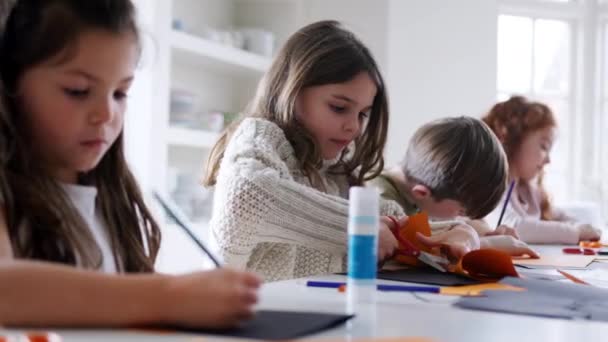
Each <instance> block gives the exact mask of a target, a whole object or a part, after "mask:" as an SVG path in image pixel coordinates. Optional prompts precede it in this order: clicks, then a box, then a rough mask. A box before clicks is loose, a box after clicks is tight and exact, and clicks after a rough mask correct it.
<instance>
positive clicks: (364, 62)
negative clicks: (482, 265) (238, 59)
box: [203, 21, 388, 186]
mask: <svg viewBox="0 0 608 342" xmlns="http://www.w3.org/2000/svg"><path fill="white" fill-rule="evenodd" d="M361 72H367V73H369V75H370V77H371V78H372V80H374V82H375V84H376V87H377V93H376V96H375V98H374V101H373V104H372V109H371V114H370V117H369V122H368V124H367V126H366V129H365V130H364V131H363V133H362V134H361V135H360V136H359V137H358V138H356V139H355V149H354V151H348V150H344V151H343V152H342V155H341V156H340V160H339V162H338V163H337V164H336V166H335V167H334V168H333V169H332V171H333V172H334V173H339V174H345V175H347V176H348V177H349V179H350V182H351V184H352V185H355V184H357V185H358V184H362V183H363V182H364V181H365V180H367V179H371V178H374V177H376V176H377V175H378V174H379V173H380V172H381V171H382V168H383V167H384V159H383V157H382V152H383V149H384V145H385V143H386V134H387V127H388V101H387V95H386V89H385V86H384V80H383V79H382V76H381V75H380V71H379V69H378V66H377V64H376V62H375V60H374V58H373V57H372V54H371V53H370V51H369V50H368V49H367V48H366V47H365V45H363V43H361V41H359V39H357V37H355V35H354V34H353V33H352V32H350V31H348V30H346V29H344V28H343V27H342V26H341V25H340V23H338V22H336V21H320V22H316V23H313V24H310V25H308V26H305V27H304V28H302V29H300V30H299V31H297V32H296V33H294V34H293V35H292V36H291V37H290V38H289V39H288V41H287V43H286V44H285V45H284V46H283V48H282V49H281V50H280V51H279V53H278V55H277V56H276V58H275V59H274V61H273V63H272V65H271V67H270V70H269V71H268V72H267V73H266V74H265V75H264V77H263V78H262V80H261V81H260V83H259V85H258V88H257V93H256V95H255V98H254V99H253V101H252V102H251V103H250V104H249V106H248V108H247V109H246V111H245V113H244V117H259V118H265V119H267V120H269V121H272V122H274V123H276V124H277V125H278V126H279V127H281V129H283V131H284V132H285V136H286V137H287V139H288V140H289V141H290V143H291V144H292V146H293V147H294V150H295V153H296V157H297V158H298V160H299V162H300V166H301V168H302V170H303V171H304V173H305V174H306V175H307V176H308V178H309V179H310V181H311V182H314V180H315V179H318V168H319V166H320V165H321V163H322V158H321V155H320V151H319V148H318V146H316V143H315V141H314V139H313V137H312V136H311V135H310V133H309V132H307V131H306V130H305V129H304V128H303V127H302V126H301V125H300V124H298V122H297V120H296V118H295V113H294V112H295V103H296V97H297V96H298V94H299V93H300V91H301V90H302V89H304V88H307V87H313V86H320V85H324V84H336V83H343V82H347V81H349V80H351V79H352V78H354V77H355V76H357V75H358V74H359V73H361ZM241 121H242V118H241V120H238V121H237V122H235V123H233V124H231V125H230V126H229V127H228V128H227V129H226V130H225V131H224V132H223V133H222V135H221V137H220V139H219V141H218V142H217V143H216V144H215V146H214V147H213V149H212V150H211V153H210V156H209V160H208V162H207V168H206V172H205V175H204V177H203V184H205V185H206V186H211V185H214V184H215V181H216V177H217V173H218V170H219V166H220V163H221V161H222V158H223V155H224V151H225V149H226V146H227V144H228V142H229V141H230V138H231V136H232V134H233V132H234V131H235V129H236V128H237V127H238V125H239V124H240V122H241ZM355 173H356V174H355Z"/></svg>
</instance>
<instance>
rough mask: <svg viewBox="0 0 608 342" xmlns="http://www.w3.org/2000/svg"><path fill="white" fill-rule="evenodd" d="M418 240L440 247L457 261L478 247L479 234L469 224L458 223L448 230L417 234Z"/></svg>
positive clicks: (445, 253)
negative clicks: (425, 234) (430, 233)
mask: <svg viewBox="0 0 608 342" xmlns="http://www.w3.org/2000/svg"><path fill="white" fill-rule="evenodd" d="M417 237H418V241H420V242H421V243H422V244H423V245H425V246H427V247H430V248H434V247H440V248H441V252H442V254H444V255H445V256H446V257H447V258H448V259H450V260H451V261H452V262H458V261H459V260H460V258H462V257H463V256H464V255H465V254H467V253H468V252H470V251H472V250H476V249H479V246H480V244H479V235H478V234H477V232H476V231H475V229H473V228H472V227H471V226H469V225H466V224H459V225H457V226H455V227H453V228H451V229H450V230H446V231H443V232H440V233H437V234H434V235H431V236H424V235H422V234H420V233H418V235H417Z"/></svg>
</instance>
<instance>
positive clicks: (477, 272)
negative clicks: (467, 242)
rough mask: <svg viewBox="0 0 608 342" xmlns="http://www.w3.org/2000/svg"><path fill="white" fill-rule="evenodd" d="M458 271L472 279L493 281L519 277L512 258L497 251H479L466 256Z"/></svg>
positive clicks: (487, 249)
mask: <svg viewBox="0 0 608 342" xmlns="http://www.w3.org/2000/svg"><path fill="white" fill-rule="evenodd" d="M459 266H460V267H457V269H458V270H459V271H460V273H463V274H465V275H468V276H469V277H471V278H474V279H479V280H484V281H492V280H498V279H500V278H503V277H507V276H510V277H519V274H517V271H516V270H515V266H513V261H512V260H511V256H510V255H509V254H507V253H505V252H503V251H499V250H496V249H489V248H484V249H478V250H475V251H471V252H469V253H467V254H465V256H464V257H462V260H461V261H460V265H459Z"/></svg>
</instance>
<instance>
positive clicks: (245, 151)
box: [211, 119, 396, 267]
mask: <svg viewBox="0 0 608 342" xmlns="http://www.w3.org/2000/svg"><path fill="white" fill-rule="evenodd" d="M290 158H291V159H290ZM294 159H295V156H294V155H293V149H292V147H291V145H290V144H289V142H288V141H287V139H286V138H285V137H284V133H283V131H282V130H281V129H280V128H279V127H278V126H276V125H274V124H272V123H270V122H267V121H263V120H256V119H248V120H245V121H243V123H242V124H241V126H240V127H239V128H238V129H237V131H236V132H235V134H234V135H233V138H232V140H231V141H230V143H229V144H228V146H227V148H226V152H225V155H224V159H223V161H222V165H221V167H220V172H219V175H218V179H217V185H216V189H215V201H214V214H213V217H212V220H211V229H212V232H213V234H214V237H215V240H216V242H217V244H218V247H219V249H220V253H221V254H222V256H223V257H224V259H225V261H226V262H228V263H229V264H231V265H234V266H241V267H245V266H246V263H247V260H248V259H249V256H250V255H251V253H252V251H253V249H254V248H255V246H256V245H257V244H259V243H263V242H270V243H273V242H278V243H288V244H297V245H303V246H306V247H310V248H314V249H318V250H322V251H326V252H330V253H337V252H339V253H346V244H347V231H346V228H347V218H348V200H346V199H344V198H342V197H339V196H333V195H329V194H326V193H324V192H321V191H318V190H316V189H314V188H312V187H309V186H306V185H304V184H300V183H298V182H296V181H295V180H294V179H293V176H292V174H291V172H290V169H289V167H288V164H291V165H295V164H297V162H296V161H295V160H294ZM382 210H383V211H386V212H390V213H393V212H395V211H396V209H395V208H394V206H393V205H392V204H390V203H388V204H383V205H382Z"/></svg>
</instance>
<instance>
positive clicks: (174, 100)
mask: <svg viewBox="0 0 608 342" xmlns="http://www.w3.org/2000/svg"><path fill="white" fill-rule="evenodd" d="M197 106H198V98H197V96H196V94H195V93H193V92H191V91H188V90H185V89H177V88H172V89H171V94H170V108H171V113H172V114H187V113H194V112H196V110H197Z"/></svg>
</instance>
